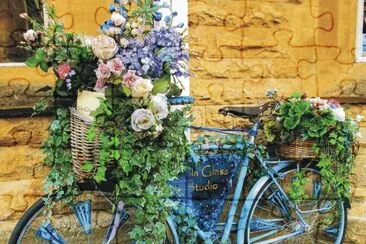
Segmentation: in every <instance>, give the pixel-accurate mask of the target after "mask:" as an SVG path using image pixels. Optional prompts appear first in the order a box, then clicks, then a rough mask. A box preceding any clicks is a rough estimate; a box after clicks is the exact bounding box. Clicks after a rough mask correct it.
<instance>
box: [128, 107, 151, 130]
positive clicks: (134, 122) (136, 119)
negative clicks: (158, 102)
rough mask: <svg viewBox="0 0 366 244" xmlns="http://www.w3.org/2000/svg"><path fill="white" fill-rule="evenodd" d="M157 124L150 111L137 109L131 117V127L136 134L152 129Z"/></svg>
mask: <svg viewBox="0 0 366 244" xmlns="http://www.w3.org/2000/svg"><path fill="white" fill-rule="evenodd" d="M154 124H155V117H154V115H153V113H152V112H151V111H150V110H148V109H137V110H135V111H134V112H133V114H132V116H131V127H132V129H133V130H134V131H136V132H141V131H143V130H148V129H150V128H151V127H152V126H153V125H154Z"/></svg>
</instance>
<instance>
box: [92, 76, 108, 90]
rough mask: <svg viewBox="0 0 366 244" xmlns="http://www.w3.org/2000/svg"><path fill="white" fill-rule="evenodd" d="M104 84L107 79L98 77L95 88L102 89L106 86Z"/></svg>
mask: <svg viewBox="0 0 366 244" xmlns="http://www.w3.org/2000/svg"><path fill="white" fill-rule="evenodd" d="M104 85H105V81H104V80H100V79H98V80H97V82H96V83H95V87H94V89H95V90H97V91H98V90H101V89H103V88H104Z"/></svg>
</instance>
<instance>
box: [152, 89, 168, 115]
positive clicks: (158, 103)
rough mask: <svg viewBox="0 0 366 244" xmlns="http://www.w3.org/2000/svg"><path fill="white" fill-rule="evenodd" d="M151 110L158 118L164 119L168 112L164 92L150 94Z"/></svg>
mask: <svg viewBox="0 0 366 244" xmlns="http://www.w3.org/2000/svg"><path fill="white" fill-rule="evenodd" d="M150 107H151V111H152V112H153V113H154V114H156V116H157V117H158V118H159V119H165V118H166V117H167V116H168V114H169V110H168V99H167V97H166V96H165V95H164V94H157V95H156V96H152V98H151V103H150Z"/></svg>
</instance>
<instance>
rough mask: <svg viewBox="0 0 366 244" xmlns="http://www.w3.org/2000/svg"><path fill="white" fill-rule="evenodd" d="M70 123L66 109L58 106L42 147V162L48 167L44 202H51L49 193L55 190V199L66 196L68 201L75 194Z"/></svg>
mask: <svg viewBox="0 0 366 244" xmlns="http://www.w3.org/2000/svg"><path fill="white" fill-rule="evenodd" d="M70 143H71V142H70V123H69V111H68V109H63V108H59V109H57V112H56V118H55V120H54V121H53V122H52V123H51V125H50V127H49V137H48V138H47V140H46V141H45V142H44V144H43V146H42V149H43V152H44V154H45V159H44V163H45V164H46V165H47V166H48V167H49V168H50V172H49V174H48V176H47V178H46V180H45V183H44V189H45V193H46V194H47V196H48V197H47V198H46V203H48V204H49V205H51V204H52V202H51V197H50V196H51V195H52V194H53V193H54V192H55V191H56V192H57V195H56V200H58V199H61V198H63V197H64V196H67V197H66V199H65V201H66V202H69V201H71V200H72V197H73V196H74V195H76V194H77V188H76V180H75V177H74V174H73V170H72V163H71V145H70Z"/></svg>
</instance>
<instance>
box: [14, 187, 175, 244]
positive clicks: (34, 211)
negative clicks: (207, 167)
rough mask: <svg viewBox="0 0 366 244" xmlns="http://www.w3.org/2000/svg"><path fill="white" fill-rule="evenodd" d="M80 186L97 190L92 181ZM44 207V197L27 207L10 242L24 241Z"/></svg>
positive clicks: (106, 190)
mask: <svg viewBox="0 0 366 244" xmlns="http://www.w3.org/2000/svg"><path fill="white" fill-rule="evenodd" d="M79 188H80V192H81V194H82V193H84V192H89V191H90V192H92V191H96V186H95V185H94V184H91V183H83V184H80V185H79ZM101 189H103V191H102V193H112V192H113V191H112V189H113V187H111V185H101V187H100V188H98V191H99V192H101V191H100V190H101ZM81 194H80V195H81ZM44 208H45V201H44V200H43V199H39V200H37V201H36V202H35V203H34V204H33V205H32V206H31V207H30V208H29V209H27V210H26V211H25V213H24V214H23V215H22V217H21V218H20V219H19V221H18V223H17V224H16V226H15V227H14V229H13V231H12V233H11V235H10V238H9V241H8V243H9V244H19V243H22V239H19V238H23V237H24V236H23V235H24V233H25V232H26V231H27V230H28V227H29V225H30V224H32V221H34V219H35V218H37V216H38V215H39V213H40V212H42V210H44ZM170 224H171V223H169V221H167V224H166V226H167V230H166V231H168V232H169V234H168V235H169V236H170V239H169V242H168V243H171V244H176V243H177V242H176V240H177V237H176V236H175V233H174V232H173V231H172V227H171V226H170ZM23 232H24V233H23Z"/></svg>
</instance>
